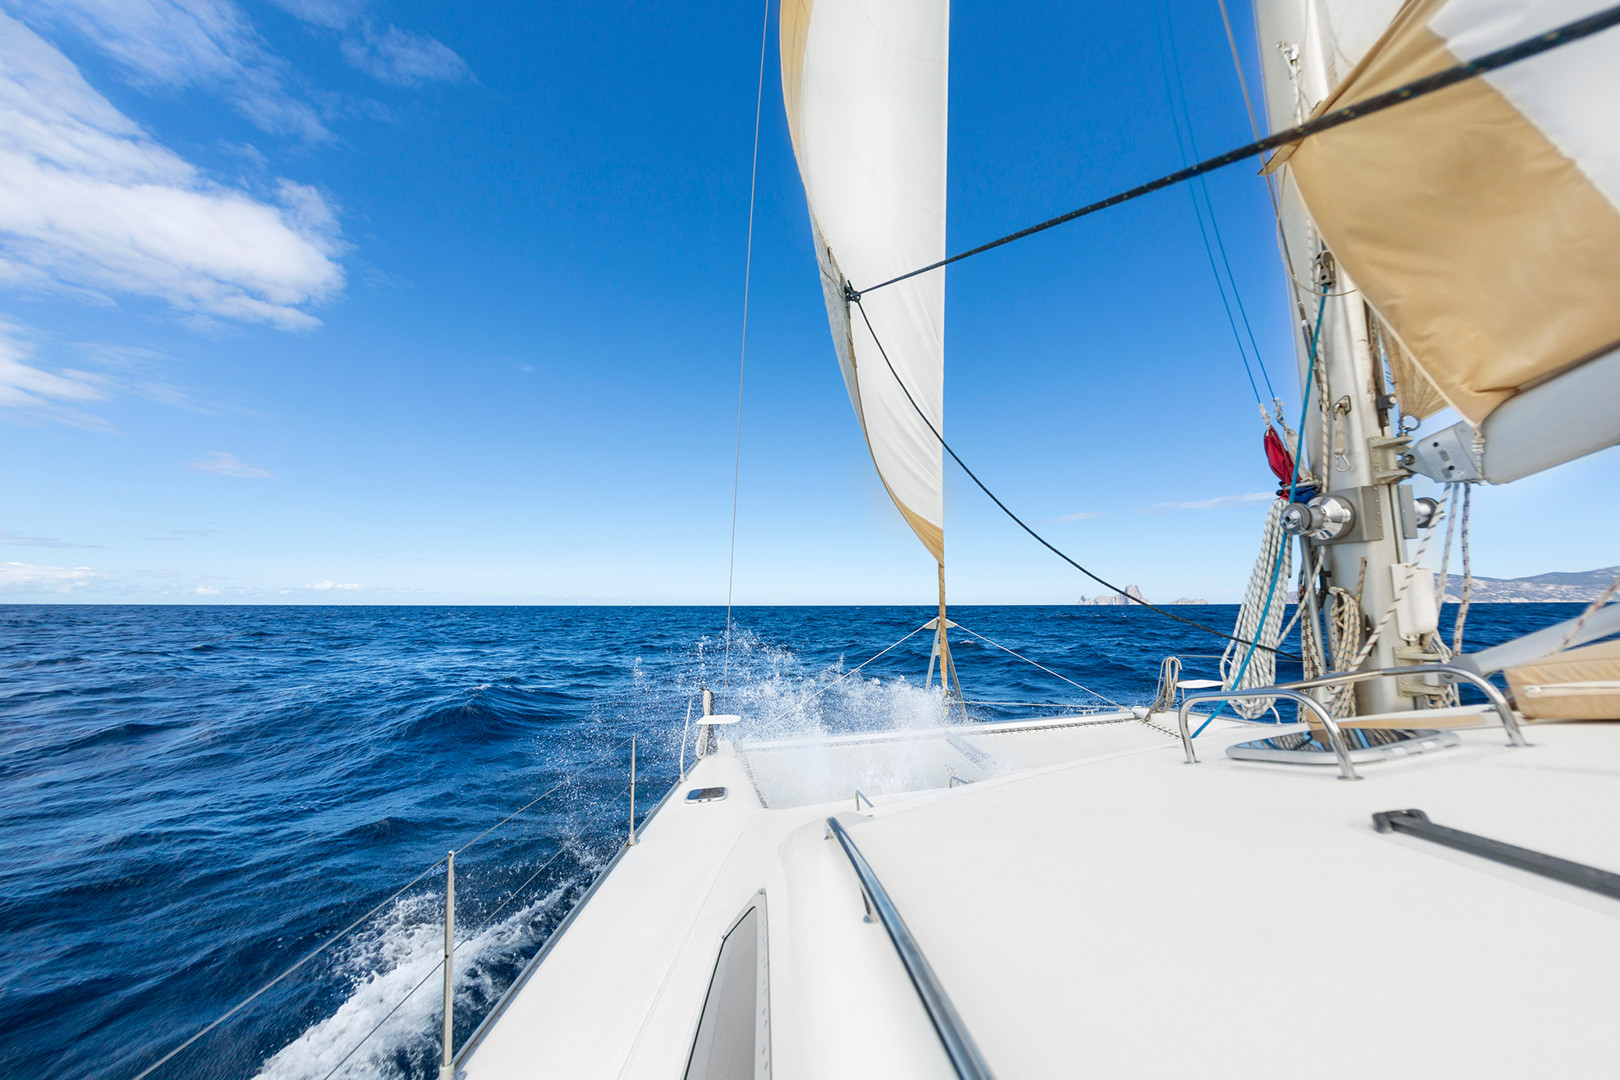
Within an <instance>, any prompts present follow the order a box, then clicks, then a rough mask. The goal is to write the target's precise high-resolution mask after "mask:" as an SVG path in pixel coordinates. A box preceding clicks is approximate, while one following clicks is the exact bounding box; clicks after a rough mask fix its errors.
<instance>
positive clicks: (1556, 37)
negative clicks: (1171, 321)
mask: <svg viewBox="0 0 1620 1080" xmlns="http://www.w3.org/2000/svg"><path fill="white" fill-rule="evenodd" d="M1616 24H1620V4H1617V5H1615V6H1614V7H1610V8H1605V9H1603V10H1602V11H1599V12H1597V13H1596V14H1594V15H1588V16H1586V17H1585V18H1584V19H1576V20H1575V21H1574V22H1570V23H1565V24H1564V25H1563V26H1560V27H1558V28H1556V29H1554V30H1549V31H1547V32H1546V33H1544V34H1537V35H1536V36H1535V37H1532V38H1526V39H1525V40H1524V41H1521V42H1518V43H1517V44H1514V45H1509V46H1507V47H1506V48H1503V49H1497V50H1496V51H1495V52H1491V53H1486V54H1485V55H1484V56H1481V57H1480V58H1479V59H1477V60H1469V61H1465V62H1464V63H1461V64H1457V65H1455V66H1453V67H1449V68H1446V69H1445V70H1444V71H1437V72H1435V73H1434V74H1433V75H1425V76H1424V77H1423V78H1421V79H1413V80H1412V81H1411V82H1409V83H1406V84H1405V85H1403V86H1397V87H1396V88H1395V89H1393V90H1387V91H1385V92H1384V93H1382V94H1374V95H1373V96H1372V97H1370V98H1367V99H1366V100H1364V101H1358V102H1356V103H1354V104H1352V105H1346V106H1345V107H1344V108H1342V109H1335V110H1334V111H1332V112H1330V113H1325V114H1324V115H1322V116H1319V117H1317V118H1316V119H1315V120H1308V121H1306V122H1305V123H1303V124H1297V125H1295V126H1294V127H1291V128H1287V129H1285V130H1283V131H1279V132H1277V133H1276V134H1275V135H1268V136H1266V137H1265V138H1264V139H1257V140H1255V141H1254V142H1251V143H1248V144H1247V145H1245V146H1240V147H1237V148H1236V149H1234V150H1228V151H1227V152H1226V153H1224V154H1217V155H1216V156H1215V157H1212V158H1207V159H1205V160H1203V161H1200V162H1199V163H1198V164H1196V165H1190V166H1188V167H1187V168H1185V169H1177V170H1176V171H1175V172H1173V173H1167V174H1165V175H1164V176H1161V177H1159V178H1158V179H1157V180H1149V181H1148V182H1147V183H1145V184H1139V185H1137V186H1136V187H1133V188H1130V189H1129V190H1126V191H1121V192H1119V193H1118V194H1116V195H1110V196H1108V198H1106V199H1100V200H1098V201H1097V202H1094V203H1090V204H1088V205H1086V206H1082V207H1080V208H1079V209H1078V210H1070V211H1069V212H1068V213H1066V214H1059V215H1058V216H1057V217H1055V218H1048V219H1047V220H1046V221H1042V222H1040V223H1038V224H1035V225H1031V226H1029V227H1028V228H1025V229H1019V230H1018V231H1017V232H1015V233H1008V234H1007V235H1006V236H1003V237H1001V238H1000V239H998V240H992V241H990V242H989V243H988V244H980V245H979V246H978V247H976V248H969V249H968V250H967V251H962V252H958V253H957V254H955V255H950V256H947V257H946V258H943V259H941V260H939V261H938V262H933V263H929V264H928V265H927V266H919V267H918V268H917V269H915V270H908V271H906V272H905V273H904V274H901V275H899V276H898V277H892V278H890V279H889V280H887V281H880V282H878V283H877V284H876V285H872V286H870V287H868V288H866V289H862V290H860V292H858V293H856V295H857V296H859V295H861V294H864V293H869V292H872V291H873V290H874V289H882V288H886V287H887V286H890V285H893V284H896V283H897V282H901V281H905V280H907V279H908V278H914V277H916V276H917V275H918V274H926V273H928V272H929V271H930V270H938V269H939V268H940V267H943V266H949V265H951V264H952V263H955V262H961V261H962V260H963V259H969V258H972V257H973V256H975V255H981V254H983V253H984V252H986V251H990V250H991V249H993V248H998V247H1001V246H1002V245H1004V244H1010V243H1012V242H1013V241H1015V240H1022V239H1024V238H1025V237H1026V236H1034V235H1035V234H1036V233H1038V232H1045V231H1046V230H1047V229H1052V228H1056V227H1057V226H1059V225H1064V224H1067V223H1068V222H1071V221H1074V220H1075V219H1076V218H1083V217H1086V216H1088V215H1090V214H1095V213H1097V212H1098V211H1099V210H1107V209H1109V208H1110V207H1114V206H1118V205H1120V204H1121V203H1127V202H1130V201H1132V200H1133V199H1139V198H1141V197H1142V196H1144V195H1151V194H1153V192H1155V191H1162V190H1163V189H1165V188H1167V187H1172V186H1174V185H1176V184H1179V183H1181V182H1183V181H1185V180H1191V179H1192V178H1193V177H1195V176H1203V175H1204V174H1205V173H1211V172H1214V171H1215V170H1216V169H1224V168H1225V167H1226V166H1228V165H1233V164H1236V163H1237V162H1239V161H1247V160H1248V159H1249V158H1252V157H1258V156H1259V155H1261V154H1263V153H1265V152H1266V151H1267V150H1276V149H1278V148H1279V147H1283V146H1287V145H1288V144H1289V143H1296V142H1299V141H1300V140H1302V139H1305V138H1307V137H1308V136H1311V135H1316V134H1318V133H1320V132H1323V131H1327V130H1330V129H1331V128H1336V127H1338V126H1339V125H1341V124H1348V123H1349V122H1350V121H1352V120H1359V119H1361V118H1362V117H1364V116H1371V115H1372V114H1373V113H1377V112H1383V111H1384V110H1385V109H1388V108H1392V107H1393V106H1396V105H1399V104H1401V103H1402V102H1405V101H1411V100H1412V99H1414V98H1420V97H1423V96H1424V95H1426V94H1432V93H1434V92H1435V91H1436V90H1444V89H1445V88H1446V87H1448V86H1453V85H1455V84H1456V83H1460V82H1466V81H1468V80H1469V79H1472V78H1474V77H1475V76H1477V75H1483V74H1484V73H1485V72H1487V71H1495V70H1496V69H1497V68H1501V67H1506V66H1507V65H1509V64H1515V63H1518V62H1519V61H1520V60H1527V59H1529V58H1530V57H1532V56H1540V55H1541V54H1542V53H1544V52H1549V51H1551V50H1553V49H1556V48H1558V47H1559V46H1562V45H1568V44H1569V43H1571V42H1574V41H1579V40H1581V39H1582V38H1587V37H1591V36H1592V35H1593V34H1596V33H1599V32H1600V31H1603V30H1607V29H1608V28H1609V27H1611V26H1615V25H1616ZM852 291H853V290H852Z"/></svg>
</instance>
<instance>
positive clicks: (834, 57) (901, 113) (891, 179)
mask: <svg viewBox="0 0 1620 1080" xmlns="http://www.w3.org/2000/svg"><path fill="white" fill-rule="evenodd" d="M781 17H782V25H781V48H782V86H783V96H784V98H785V100H786V106H787V116H788V127H789V129H790V131H791V132H792V136H793V151H794V154H795V155H796V156H797V158H798V162H799V175H800V176H801V177H802V178H803V180H804V188H805V196H806V198H807V199H808V200H809V204H810V219H811V225H812V228H813V231H814V234H815V244H816V261H817V263H818V264H819V265H820V267H821V278H822V289H823V292H824V293H825V295H826V300H827V317H828V321H829V322H830V323H831V326H832V336H833V344H834V346H835V348H836V349H837V353H838V363H839V366H840V367H841V368H842V369H843V373H844V383H845V385H846V387H847V388H848V390H849V398H850V402H851V403H852V404H853V405H854V407H855V415H856V417H857V418H858V419H859V421H860V424H861V429H862V431H863V432H864V433H865V435H866V442H867V446H868V447H870V449H871V452H872V461H873V463H874V464H875V465H876V466H877V471H878V475H879V476H880V477H881V478H882V480H883V484H884V486H885V487H886V488H888V491H889V495H890V496H891V497H892V498H893V499H894V503H895V505H896V506H898V507H899V508H900V512H901V514H902V515H904V517H905V519H906V522H907V523H908V524H909V525H910V526H911V528H912V530H913V531H915V532H916V534H917V537H918V538H919V539H920V540H922V542H923V544H924V546H926V547H927V548H928V550H929V551H930V552H931V553H932V554H933V555H934V558H935V559H937V560H939V561H941V562H943V561H944V552H945V540H944V520H945V515H944V466H943V457H942V450H941V447H940V441H939V438H938V437H936V435H935V434H934V432H932V431H930V430H929V423H932V425H933V427H934V429H935V430H937V431H938V432H939V433H940V435H941V436H942V435H943V434H944V394H945V371H944V351H945V275H944V272H943V271H934V272H932V273H929V274H924V275H922V276H920V277H916V278H912V279H911V280H909V281H906V282H902V283H901V284H898V285H892V286H889V287H888V288H885V289H881V290H879V291H877V292H874V293H873V294H872V295H871V296H869V297H866V298H865V299H864V301H863V303H864V306H865V310H866V316H867V317H868V318H869V319H870V320H871V323H872V329H873V330H875V331H876V333H877V335H878V338H879V339H880V340H881V341H882V343H883V349H884V350H886V351H887V354H888V360H889V362H890V363H892V364H893V366H894V372H893V373H892V374H891V373H890V371H889V369H888V366H887V365H886V364H885V363H884V358H883V355H882V354H880V352H879V349H878V346H877V343H876V341H874V340H873V337H872V335H871V334H870V333H869V332H868V331H867V327H866V325H865V322H864V321H863V320H862V318H861V313H860V311H859V309H853V308H852V307H851V305H849V304H848V303H847V302H846V301H845V299H844V283H845V281H846V280H847V281H848V282H849V283H850V284H851V285H853V286H854V287H855V288H857V289H859V288H864V287H866V286H870V285H875V284H877V283H878V282H880V281H885V280H887V279H888V278H891V277H894V276H895V275H897V274H901V273H904V272H905V271H907V270H911V269H914V268H916V267H918V266H922V265H925V264H927V263H930V262H934V261H936V260H938V259H941V258H943V257H944V255H945V119H946V117H945V108H946V84H947V55H948V53H947V46H948V42H949V26H950V5H949V3H948V0H783V3H782V16H781ZM896 376H898V380H897V379H896ZM901 382H903V383H904V388H903V389H902V386H901ZM906 391H909V392H910V396H911V398H912V400H914V401H915V402H916V405H917V408H920V409H921V410H922V412H923V413H924V414H926V416H927V422H925V421H924V419H923V417H921V416H919V415H918V414H917V409H914V408H913V407H912V404H911V402H910V401H908V400H907V398H906Z"/></svg>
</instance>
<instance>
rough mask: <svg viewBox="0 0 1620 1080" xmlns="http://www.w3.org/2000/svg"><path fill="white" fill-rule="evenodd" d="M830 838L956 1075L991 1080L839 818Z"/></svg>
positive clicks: (965, 1079)
mask: <svg viewBox="0 0 1620 1080" xmlns="http://www.w3.org/2000/svg"><path fill="white" fill-rule="evenodd" d="M827 834H828V835H829V836H832V837H835V838H836V839H837V840H838V843H839V845H840V846H841V847H842V848H843V849H844V854H845V855H846V856H848V857H849V864H850V865H851V866H853V867H854V868H855V877H856V878H857V879H859V881H860V883H861V891H862V892H863V893H864V894H865V896H864V899H865V900H866V901H867V906H868V907H869V908H871V909H875V910H876V911H877V915H878V918H879V919H880V920H882V922H883V929H885V930H887V931H888V932H889V940H890V941H892V942H894V951H895V952H897V953H899V954H900V962H901V963H902V964H904V965H905V968H906V974H907V975H910V976H911V985H913V986H915V987H916V988H917V996H918V997H919V998H921V999H922V1005H923V1009H924V1010H926V1011H927V1013H928V1019H929V1020H931V1021H933V1024H934V1030H935V1031H936V1032H938V1034H939V1041H940V1042H941V1043H942V1044H944V1047H945V1055H946V1056H947V1057H949V1058H950V1059H951V1065H952V1067H953V1068H955V1069H956V1075H957V1076H958V1077H960V1078H961V1080H990V1078H991V1072H990V1067H989V1066H988V1065H986V1064H985V1063H984V1058H983V1057H982V1056H980V1054H979V1048H978V1046H976V1045H975V1044H974V1042H973V1037H972V1036H971V1035H969V1034H968V1031H967V1028H966V1027H964V1026H963V1024H962V1018H961V1017H960V1016H958V1015H957V1012H956V1008H955V1006H953V1005H952V1004H951V999H950V998H949V997H947V996H946V994H945V988H944V987H942V986H940V984H939V979H938V978H937V977H936V976H935V975H934V969H933V968H932V967H930V966H929V964H928V958H927V957H925V956H923V954H922V950H921V949H919V948H918V947H917V941H916V939H915V938H913V937H912V936H911V931H910V930H908V929H907V928H906V923H905V920H904V919H902V918H901V917H900V912H899V911H897V910H896V909H895V906H894V901H893V900H891V899H889V894H888V893H887V892H885V891H884V889H883V885H882V883H881V882H879V881H878V879H877V875H876V874H875V873H873V872H872V866H871V864H870V863H868V862H867V861H866V857H865V856H863V855H862V854H861V849H860V848H858V847H856V846H855V841H854V840H852V839H850V835H849V832H848V831H847V830H846V829H845V828H844V826H843V825H842V824H840V823H839V821H838V819H837V818H834V817H830V818H828V819H827Z"/></svg>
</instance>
